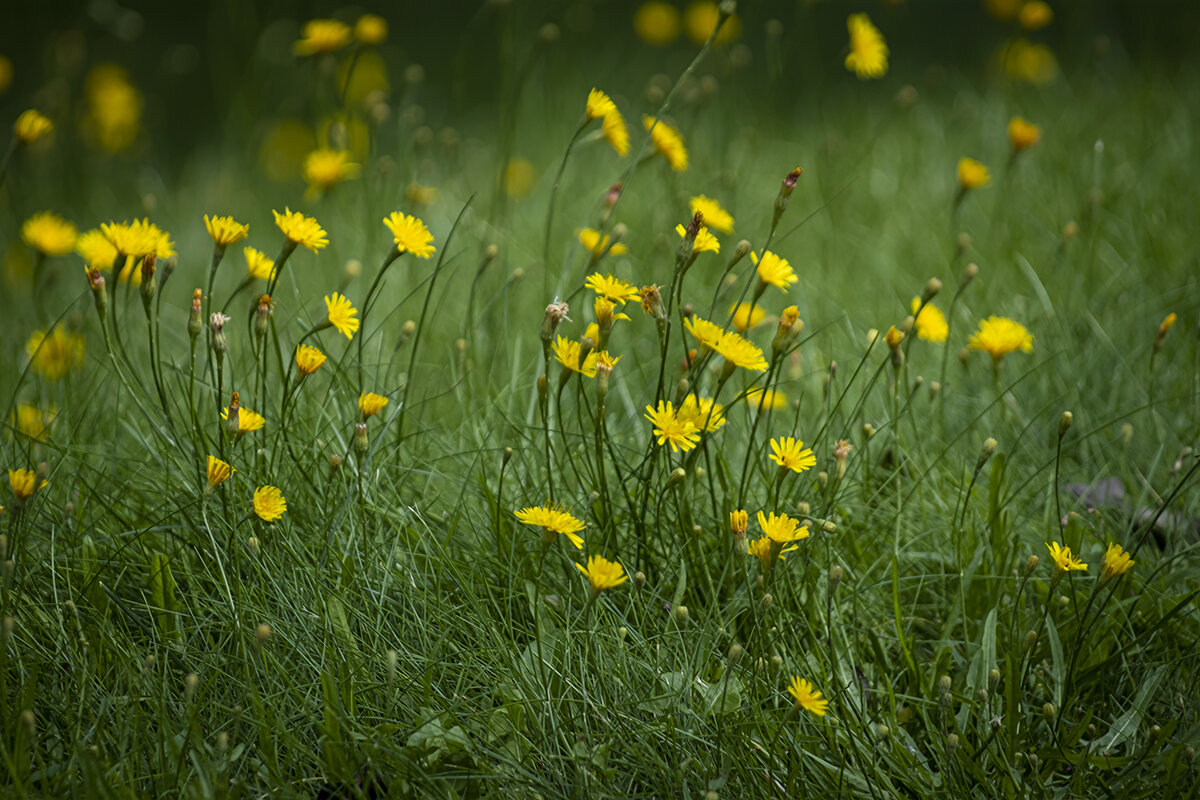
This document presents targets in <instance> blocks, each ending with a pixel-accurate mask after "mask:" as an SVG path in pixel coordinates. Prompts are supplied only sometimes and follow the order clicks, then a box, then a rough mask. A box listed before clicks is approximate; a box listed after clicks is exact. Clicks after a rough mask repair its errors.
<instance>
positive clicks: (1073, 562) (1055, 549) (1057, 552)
mask: <svg viewBox="0 0 1200 800" xmlns="http://www.w3.org/2000/svg"><path fill="white" fill-rule="evenodd" d="M1046 547H1047V548H1049V550H1050V557H1051V558H1053V559H1054V567H1055V569H1056V570H1057V571H1058V572H1070V571H1072V570H1078V571H1084V570H1086V569H1087V564H1084V563H1083V562H1082V561H1080V560H1079V559H1078V558H1076V557H1075V556H1073V555H1072V554H1071V548H1069V547H1063V546H1062V545H1060V544H1059V543H1058V542H1046Z"/></svg>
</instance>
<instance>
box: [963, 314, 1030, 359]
mask: <svg viewBox="0 0 1200 800" xmlns="http://www.w3.org/2000/svg"><path fill="white" fill-rule="evenodd" d="M967 346H968V347H970V348H971V349H972V350H983V351H985V352H986V353H987V354H988V355H990V356H991V357H992V360H993V361H994V362H996V363H999V362H1000V359H1002V358H1004V357H1005V356H1006V355H1008V354H1009V353H1011V352H1012V351H1014V350H1021V351H1022V352H1025V353H1032V352H1033V334H1031V333H1030V332H1029V331H1028V330H1026V328H1025V326H1024V325H1022V324H1021V323H1019V322H1017V321H1016V320H1012V319H1009V318H1008V317H996V316H991V317H988V318H987V319H985V320H981V321H980V323H979V330H978V331H976V332H975V334H974V335H973V336H972V337H971V338H970V340H969V341H968V342H967Z"/></svg>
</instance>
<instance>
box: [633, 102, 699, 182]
mask: <svg viewBox="0 0 1200 800" xmlns="http://www.w3.org/2000/svg"><path fill="white" fill-rule="evenodd" d="M642 126H643V127H645V129H646V130H648V131H650V140H651V141H652V142H654V149H655V150H656V151H657V152H658V153H659V154H660V155H662V157H663V158H665V159H666V160H667V163H668V164H670V165H671V169H673V170H675V171H676V172H683V171H684V170H685V169H687V166H688V154H687V148H685V147H684V146H683V137H682V136H680V135H679V131H677V130H675V129H674V128H672V127H671V126H670V125H668V124H667V123H665V122H663V121H662V120H661V119H660V120H655V118H654V117H651V116H648V115H646V114H643V115H642Z"/></svg>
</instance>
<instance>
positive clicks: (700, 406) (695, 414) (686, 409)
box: [675, 394, 725, 433]
mask: <svg viewBox="0 0 1200 800" xmlns="http://www.w3.org/2000/svg"><path fill="white" fill-rule="evenodd" d="M724 410H725V406H723V405H721V404H720V403H714V402H713V398H711V397H701V398H700V399H699V400H697V399H696V395H694V394H689V395H688V396H687V397H685V398H683V402H682V403H680V404H679V410H678V411H677V412H676V413H675V417H676V419H678V420H679V421H680V422H690V423H692V427H694V428H695V429H696V430H698V431H707V432H708V433H713V432H714V431H716V430H717V429H718V428H720V427H721V426H722V425H724V424H725V415H724V414H723V413H722V412H723V411H724Z"/></svg>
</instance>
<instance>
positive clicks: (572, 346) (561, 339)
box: [551, 335, 600, 378]
mask: <svg viewBox="0 0 1200 800" xmlns="http://www.w3.org/2000/svg"><path fill="white" fill-rule="evenodd" d="M592 341H595V337H592ZM551 350H552V351H553V353H554V358H555V359H557V360H558V363H560V364H562V365H563V366H564V367H566V368H567V369H569V370H571V371H572V372H578V373H579V374H581V375H584V376H586V377H588V378H594V377H596V360H597V359H598V358H599V357H600V354H599V353H597V352H596V351H595V350H593V351H592V352H590V353H588V355H587V358H584V359H583V360H582V361H583V363H580V356H581V355H582V354H583V345H582V344H580V343H579V342H577V341H574V340H572V339H568V338H566V337H565V336H562V335H559V336H557V337H555V339H554V345H553V346H552V347H551Z"/></svg>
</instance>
